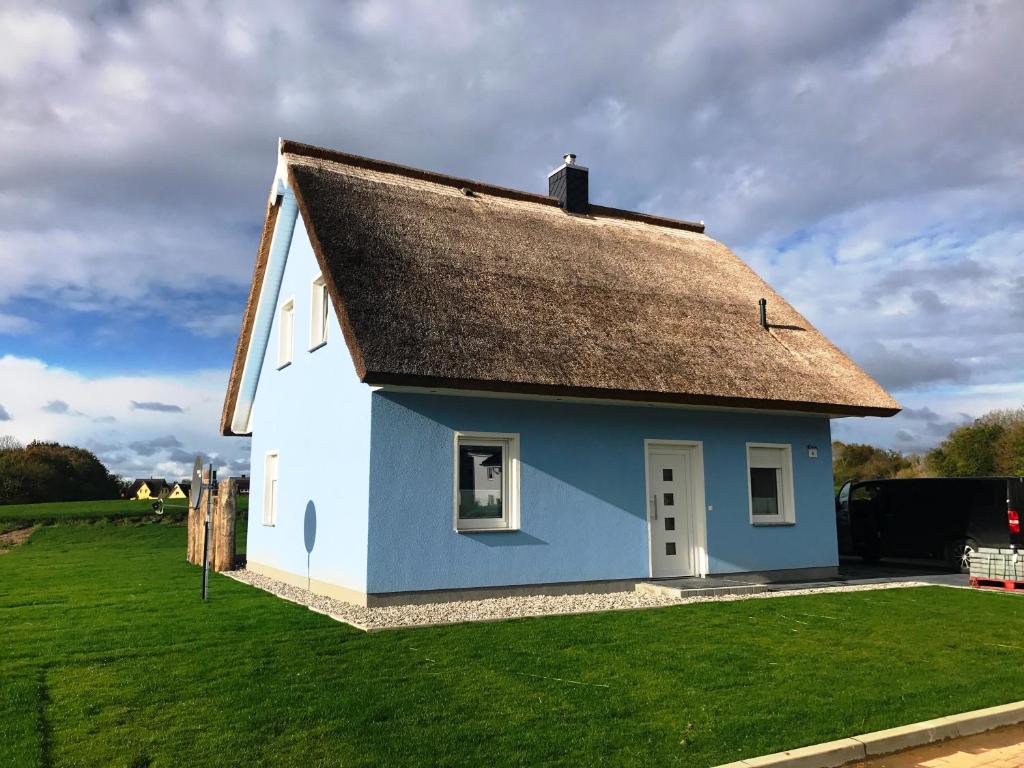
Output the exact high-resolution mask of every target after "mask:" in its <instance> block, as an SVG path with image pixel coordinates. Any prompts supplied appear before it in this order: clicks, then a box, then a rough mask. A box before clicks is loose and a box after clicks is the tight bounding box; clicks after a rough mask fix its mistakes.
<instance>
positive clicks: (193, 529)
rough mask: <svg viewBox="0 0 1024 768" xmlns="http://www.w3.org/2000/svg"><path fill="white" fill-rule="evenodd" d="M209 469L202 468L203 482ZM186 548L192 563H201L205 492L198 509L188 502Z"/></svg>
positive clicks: (205, 480)
mask: <svg viewBox="0 0 1024 768" xmlns="http://www.w3.org/2000/svg"><path fill="white" fill-rule="evenodd" d="M209 474H210V472H209V470H208V469H207V468H205V467H204V468H203V475H202V477H203V483H204V484H205V483H206V482H207V478H208V477H209ZM188 504H189V508H188V548H187V554H186V557H187V559H188V561H189V562H190V563H192V565H202V564H203V522H204V521H205V520H206V494H205V493H204V494H203V498H202V501H201V502H200V504H199V508H198V509H193V508H192V504H191V500H190V501H189V502H188Z"/></svg>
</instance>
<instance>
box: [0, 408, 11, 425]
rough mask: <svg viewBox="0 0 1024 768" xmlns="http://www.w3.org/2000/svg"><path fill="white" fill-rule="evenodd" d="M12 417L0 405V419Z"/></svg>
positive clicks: (6, 419) (5, 419)
mask: <svg viewBox="0 0 1024 768" xmlns="http://www.w3.org/2000/svg"><path fill="white" fill-rule="evenodd" d="M13 418H14V417H13V416H11V414H9V413H8V412H7V409H6V408H4V407H3V406H2V405H0V421H10V420H11V419H13Z"/></svg>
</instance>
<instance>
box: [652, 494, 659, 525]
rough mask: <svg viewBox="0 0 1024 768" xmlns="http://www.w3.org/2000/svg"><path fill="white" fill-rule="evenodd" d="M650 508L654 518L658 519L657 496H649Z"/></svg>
mask: <svg viewBox="0 0 1024 768" xmlns="http://www.w3.org/2000/svg"><path fill="white" fill-rule="evenodd" d="M651 510H652V511H653V512H654V519H655V520H657V519H658V496H657V494H655V495H654V496H651Z"/></svg>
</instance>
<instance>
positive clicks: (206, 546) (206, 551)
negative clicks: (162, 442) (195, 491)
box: [203, 464, 216, 600]
mask: <svg viewBox="0 0 1024 768" xmlns="http://www.w3.org/2000/svg"><path fill="white" fill-rule="evenodd" d="M206 481H207V482H206V522H204V523H203V600H205V599H206V598H207V595H208V594H209V587H210V520H211V519H212V518H213V489H214V487H216V475H215V474H214V471H213V464H210V466H209V469H208V470H207V473H206Z"/></svg>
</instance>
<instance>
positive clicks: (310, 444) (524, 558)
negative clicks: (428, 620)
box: [221, 141, 900, 605]
mask: <svg viewBox="0 0 1024 768" xmlns="http://www.w3.org/2000/svg"><path fill="white" fill-rule="evenodd" d="M695 178H696V177H695ZM695 178H694V179H691V183H696V182H695ZM762 299H766V300H767V304H764V303H762V302H761V300H762ZM899 409H900V406H899V404H898V403H897V402H896V401H895V400H893V398H892V397H890V396H889V395H888V394H887V393H886V392H885V391H884V390H883V389H882V387H880V386H879V385H878V384H877V383H876V382H875V381H874V380H873V379H872V378H871V377H870V376H868V375H867V374H866V373H865V372H864V371H862V370H861V369H860V368H859V367H858V366H857V365H856V364H855V363H853V362H852V361H851V360H850V359H849V358H848V357H846V355H844V354H843V353H842V352H841V351H840V350H839V349H838V348H836V347H835V346H834V345H833V344H832V343H830V342H829V340H828V339H826V338H825V337H824V336H823V335H822V334H821V333H820V332H818V331H817V330H816V329H815V328H814V327H813V326H812V325H811V324H810V323H809V322H808V321H807V320H806V319H805V318H804V317H802V316H801V315H800V314H799V313H798V312H797V311H796V310H795V309H793V307H791V306H790V305H789V304H788V303H786V301H785V300H784V299H783V298H782V297H781V296H779V295H778V294H776V293H775V292H774V291H773V290H772V289H771V288H770V287H769V286H768V285H767V284H766V283H765V282H764V281H763V280H762V279H761V278H760V277H758V276H757V275H756V274H755V273H754V271H753V270H752V269H750V267H749V266H747V265H746V264H745V263H744V262H743V261H742V260H741V259H740V258H739V257H738V256H737V255H736V254H735V253H733V252H732V251H730V250H729V249H728V248H727V247H726V246H725V245H723V244H722V243H720V242H717V241H716V240H714V239H712V238H710V237H708V236H707V235H706V234H704V226H703V224H695V223H690V222H682V221H675V220H671V219H666V218H662V217H658V216H650V215H646V214H642V213H634V212H631V211H623V210H618V209H614V208H608V207H605V206H599V205H595V204H593V203H591V202H590V201H589V180H588V171H587V169H586V168H583V167H581V166H578V165H576V164H575V158H574V157H572V156H571V155H569V156H566V162H565V163H563V164H562V165H560V166H559V167H558V168H556V169H555V170H554V171H552V172H551V174H550V175H549V177H548V194H546V195H545V194H533V193H528V192H520V191H516V190H509V189H504V188H500V187H495V186H491V185H488V184H482V183H479V182H475V181H469V180H465V179H455V178H452V177H449V176H444V175H442V174H438V173H432V172H429V171H423V170H417V169H412V168H407V167H404V166H399V165H393V164H391V163H386V162H381V161H377V160H370V159H367V158H363V157H356V156H353V155H346V154H342V153H340V152H334V151H331V150H327V149H320V148H317V147H310V146H307V145H302V144H296V143H293V142H288V141H284V142H282V143H281V146H280V154H279V157H278V158H277V174H276V176H275V179H274V182H273V186H272V188H271V192H270V198H269V201H268V205H267V208H266V218H265V221H264V227H263V235H262V240H261V243H260V247H259V251H258V254H257V258H256V266H255V271H254V275H253V281H252V285H251V289H250V292H249V299H248V303H247V306H246V310H245V314H244V317H243V319H242V331H241V335H240V338H239V342H238V346H237V350H236V354H235V359H234V363H233V365H232V371H231V376H230V379H229V384H228V391H227V396H226V399H225V404H224V412H223V416H222V420H221V430H222V432H223V433H224V434H226V435H251V436H252V467H253V478H254V480H255V483H254V484H253V492H252V496H253V498H252V500H251V502H252V503H251V508H252V510H253V518H252V521H251V523H250V525H249V528H248V544H247V549H248V567H249V568H250V569H251V570H253V571H258V572H260V573H264V574H267V575H269V576H272V577H274V578H277V579H280V580H283V581H286V582H289V583H292V584H297V585H301V586H302V587H306V586H307V585H308V586H309V587H310V588H311V589H312V590H314V591H317V592H321V593H324V594H329V595H333V596H337V597H340V598H342V599H346V600H351V601H352V602H355V603H359V604H364V605H366V604H381V603H387V602H401V601H405V600H423V599H450V598H453V597H458V596H472V595H473V594H494V593H495V592H499V593H501V592H515V591H521V590H524V589H525V590H530V591H532V590H537V589H545V590H552V589H555V590H561V591H571V590H607V589H613V588H621V587H622V586H623V585H626V586H628V585H630V584H632V583H635V582H636V581H638V580H643V579H650V578H676V577H694V578H701V577H704V576H706V575H709V574H736V573H740V574H747V575H750V574H757V577H758V578H765V579H788V578H794V577H806V578H821V577H825V576H829V575H833V574H835V573H836V570H837V564H838V554H837V546H836V522H835V509H834V502H833V495H832V494H833V489H832V462H831V442H832V441H831V424H830V420H831V419H834V418H841V417H845V416H891V415H893V414H895V413H897V412H898V411H899Z"/></svg>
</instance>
